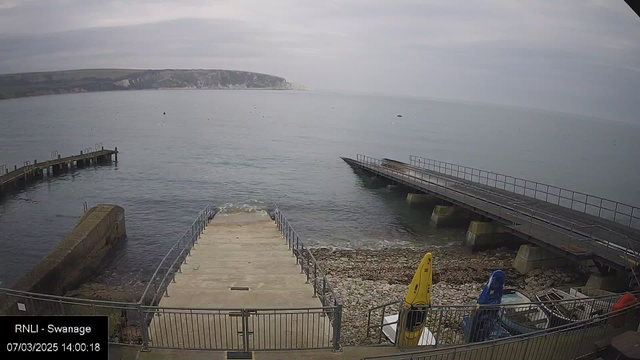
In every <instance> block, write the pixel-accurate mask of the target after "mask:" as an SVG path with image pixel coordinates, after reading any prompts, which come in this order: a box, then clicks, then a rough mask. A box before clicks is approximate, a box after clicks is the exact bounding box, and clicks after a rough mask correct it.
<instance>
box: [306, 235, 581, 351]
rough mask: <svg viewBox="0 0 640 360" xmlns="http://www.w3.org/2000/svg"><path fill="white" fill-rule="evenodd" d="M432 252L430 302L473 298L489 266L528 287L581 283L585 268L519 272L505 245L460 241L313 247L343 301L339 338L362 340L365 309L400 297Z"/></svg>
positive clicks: (473, 300)
mask: <svg viewBox="0 0 640 360" xmlns="http://www.w3.org/2000/svg"><path fill="white" fill-rule="evenodd" d="M428 251H430V252H431V253H432V254H433V289H432V299H431V300H432V304H433V305H445V304H456V305H462V304H475V303H476V299H477V298H478V295H479V294H480V292H481V290H482V287H483V286H484V284H485V282H486V281H487V279H488V277H489V275H490V274H491V272H492V271H493V270H497V269H501V270H503V271H504V272H505V273H506V275H507V280H506V285H507V286H510V287H515V288H518V289H521V290H524V291H526V292H529V293H533V292H536V291H540V290H542V289H546V288H551V287H559V288H563V287H568V286H571V285H584V283H585V282H586V278H587V277H588V275H587V271H586V269H582V268H580V267H576V266H569V267H565V268H556V269H548V270H545V271H541V270H534V271H532V272H530V273H529V274H528V275H522V274H520V273H518V272H517V271H516V270H515V269H513V268H512V266H511V264H512V263H513V260H514V258H515V256H516V253H517V251H515V250H509V249H506V248H499V249H494V250H487V251H480V252H476V253H472V252H470V251H469V250H468V249H467V248H464V247H462V246H454V245H452V246H429V247H427V246H425V247H423V248H389V249H382V250H366V249H357V250H335V249H326V248H319V249H315V250H313V254H314V257H315V258H316V259H317V260H318V261H319V262H320V265H321V267H322V269H323V270H324V271H325V273H326V274H327V276H328V278H329V280H330V281H331V284H332V285H333V287H334V289H335V291H336V292H337V295H338V296H339V297H340V299H341V300H342V303H343V317H342V324H343V330H342V334H341V336H342V343H343V344H344V345H366V344H372V343H376V342H377V340H378V339H377V337H375V338H367V334H366V328H367V315H368V309H369V308H371V307H374V306H378V305H382V304H385V303H390V302H394V301H398V300H402V299H403V297H404V295H405V293H406V291H407V286H408V285H409V283H410V282H411V279H412V278H413V274H414V272H415V270H416V268H417V266H418V264H419V262H420V260H421V259H422V257H423V256H424V254H425V253H426V252H428Z"/></svg>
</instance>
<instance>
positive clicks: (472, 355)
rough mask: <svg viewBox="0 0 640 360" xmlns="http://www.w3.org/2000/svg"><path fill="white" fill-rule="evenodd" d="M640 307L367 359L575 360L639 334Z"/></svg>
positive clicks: (635, 306) (639, 305) (638, 305)
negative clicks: (600, 346) (513, 333)
mask: <svg viewBox="0 0 640 360" xmlns="http://www.w3.org/2000/svg"><path fill="white" fill-rule="evenodd" d="M639 314H640V304H637V305H634V306H631V307H627V308H624V309H621V310H617V311H614V312H610V313H608V314H603V315H599V316H596V317H594V318H591V319H588V320H583V321H578V322H575V323H571V324H566V325H562V326H558V327H556V328H553V329H550V330H541V331H536V332H531V333H527V334H521V335H518V336H513V337H509V338H503V339H496V340H490V341H485V342H481V343H471V344H464V345H457V346H451V347H447V348H444V349H433V348H431V349H428V350H422V351H415V352H404V353H397V354H389V355H382V356H375V357H366V358H365V359H395V360H462V359H492V360H512V359H523V360H534V359H539V360H543V359H554V360H565V359H566V360H571V359H578V358H583V357H585V356H587V355H592V354H594V353H596V351H597V350H598V349H596V348H595V346H594V342H595V341H598V340H610V339H611V338H613V337H615V336H617V335H620V334H622V333H624V332H626V331H635V330H636V329H637V327H638V323H639V322H640V317H639Z"/></svg>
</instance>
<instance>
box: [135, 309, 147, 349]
mask: <svg viewBox="0 0 640 360" xmlns="http://www.w3.org/2000/svg"><path fill="white" fill-rule="evenodd" d="M138 316H139V318H140V334H141V335H142V351H145V352H146V351H149V328H148V327H147V317H146V315H145V314H144V312H143V311H142V306H141V305H140V304H138Z"/></svg>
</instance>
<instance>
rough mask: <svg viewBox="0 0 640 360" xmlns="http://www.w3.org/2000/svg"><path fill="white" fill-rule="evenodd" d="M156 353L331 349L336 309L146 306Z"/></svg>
mask: <svg viewBox="0 0 640 360" xmlns="http://www.w3.org/2000/svg"><path fill="white" fill-rule="evenodd" d="M143 311H144V315H145V317H146V318H148V319H151V321H150V324H149V327H148V329H149V330H148V332H149V347H150V348H168V349H192V350H225V351H238V352H250V351H253V350H287V349H327V348H329V349H330V348H333V349H336V348H339V346H338V347H337V346H335V345H336V344H337V343H336V335H335V331H333V324H334V319H336V318H339V314H338V313H337V312H338V311H339V310H338V308H337V307H335V306H330V307H318V308H291V309H266V308H265V309H212V308H189V309H187V308H170V307H143Z"/></svg>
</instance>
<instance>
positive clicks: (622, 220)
mask: <svg viewBox="0 0 640 360" xmlns="http://www.w3.org/2000/svg"><path fill="white" fill-rule="evenodd" d="M409 164H411V165H413V166H417V167H419V168H423V169H426V170H431V171H435V172H438V173H441V174H445V175H450V176H455V177H457V178H460V179H465V180H468V181H472V182H475V183H478V184H482V185H486V186H490V187H494V188H497V189H501V190H505V191H509V192H512V193H516V194H520V195H524V196H528V197H531V198H534V199H538V200H543V201H546V202H549V203H552V204H555V205H560V206H562V207H566V208H569V209H571V210H575V211H580V212H583V213H585V214H589V215H593V216H597V217H600V218H603V219H606V220H611V221H614V222H617V223H619V224H622V225H626V226H630V227H633V228H636V229H640V208H638V207H635V206H632V205H629V204H625V203H621V202H618V201H614V200H609V199H605V198H602V197H599V196H594V195H589V194H585V193H582V192H579V191H574V190H569V189H565V188H561V187H558V186H553V185H549V184H545V183H541V182H538V181H533V180H527V179H522V178H518V177H515V176H510V175H503V174H500V173H495V172H493V171H486V170H480V169H475V168H472V167H469V166H463V165H457V164H452V163H448V162H444V161H438V160H433V159H428V158H425V157H420V156H415V155H410V156H409Z"/></svg>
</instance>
